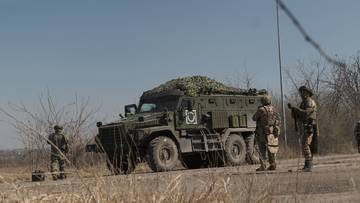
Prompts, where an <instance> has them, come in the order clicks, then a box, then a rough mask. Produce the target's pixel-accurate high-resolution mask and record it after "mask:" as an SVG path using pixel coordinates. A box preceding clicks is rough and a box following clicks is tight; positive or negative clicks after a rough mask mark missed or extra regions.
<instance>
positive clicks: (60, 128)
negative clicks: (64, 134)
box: [54, 125, 63, 130]
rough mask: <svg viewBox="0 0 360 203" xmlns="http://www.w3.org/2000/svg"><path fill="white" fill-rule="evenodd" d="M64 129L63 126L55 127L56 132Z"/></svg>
mask: <svg viewBox="0 0 360 203" xmlns="http://www.w3.org/2000/svg"><path fill="white" fill-rule="evenodd" d="M62 129H63V127H61V126H59V125H55V126H54V130H62Z"/></svg>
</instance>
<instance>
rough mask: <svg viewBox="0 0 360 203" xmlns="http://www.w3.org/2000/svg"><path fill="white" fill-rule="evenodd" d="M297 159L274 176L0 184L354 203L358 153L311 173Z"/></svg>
mask: <svg viewBox="0 0 360 203" xmlns="http://www.w3.org/2000/svg"><path fill="white" fill-rule="evenodd" d="M302 162H303V159H301V160H299V159H290V160H280V161H278V170H276V171H274V172H258V173H257V172H255V168H256V167H257V166H252V165H246V166H240V167H224V168H210V169H197V170H177V171H171V172H162V173H135V174H131V175H120V176H96V177H90V178H79V177H76V176H73V177H69V178H68V179H66V180H63V181H51V180H47V181H44V182H38V183H34V182H19V183H16V184H7V183H3V184H0V191H1V192H6V191H9V192H12V191H19V190H21V191H26V192H28V193H29V194H30V193H33V194H54V193H61V192H62V193H64V192H67V193H81V192H84V191H89V190H93V189H94V188H100V189H103V190H106V191H107V192H108V193H110V194H111V193H119V192H120V193H121V192H124V193H126V192H129V191H131V192H134V193H144V194H151V193H155V192H159V191H160V192H164V193H166V192H167V191H169V189H171V188H172V187H175V186H174V185H176V184H175V183H177V182H181V187H182V192H184V193H185V194H187V193H188V194H193V193H194V191H195V192H196V191H198V192H201V191H204V190H205V189H206V188H207V187H208V186H209V185H211V183H214V182H216V184H215V185H217V187H222V186H218V185H219V184H220V185H221V184H224V185H226V188H228V189H227V190H228V191H227V192H228V193H229V194H230V195H231V196H232V199H233V200H234V202H238V201H241V200H244V198H247V199H249V198H250V199H251V200H253V201H257V200H260V199H262V197H263V196H266V201H271V202H360V155H359V154H353V155H333V156H324V157H315V158H314V169H313V172H301V171H299V170H298V168H302ZM219 180H220V181H219Z"/></svg>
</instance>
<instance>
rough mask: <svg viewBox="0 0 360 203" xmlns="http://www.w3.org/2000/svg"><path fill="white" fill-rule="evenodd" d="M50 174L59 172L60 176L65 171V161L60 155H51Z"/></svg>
mask: <svg viewBox="0 0 360 203" xmlns="http://www.w3.org/2000/svg"><path fill="white" fill-rule="evenodd" d="M50 170H51V172H59V171H60V174H62V173H63V172H64V170H65V160H64V158H63V157H62V156H61V155H57V154H51V165H50Z"/></svg>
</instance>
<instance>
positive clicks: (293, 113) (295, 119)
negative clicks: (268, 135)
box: [288, 103, 299, 132]
mask: <svg viewBox="0 0 360 203" xmlns="http://www.w3.org/2000/svg"><path fill="white" fill-rule="evenodd" d="M288 108H289V109H290V110H291V117H293V118H294V127H295V131H296V132H297V131H298V130H299V127H298V122H297V116H296V113H295V110H294V108H293V107H292V105H291V104H290V103H288Z"/></svg>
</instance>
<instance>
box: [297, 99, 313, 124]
mask: <svg viewBox="0 0 360 203" xmlns="http://www.w3.org/2000/svg"><path fill="white" fill-rule="evenodd" d="M308 108H312V112H311V113H310V114H308V115H305V116H304V117H303V118H300V119H301V120H302V121H303V122H313V121H316V112H317V107H316V103H315V101H314V100H313V99H312V98H310V97H309V98H307V99H306V100H304V101H302V102H301V104H300V109H303V110H305V109H308Z"/></svg>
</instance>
